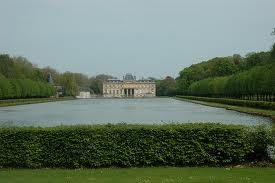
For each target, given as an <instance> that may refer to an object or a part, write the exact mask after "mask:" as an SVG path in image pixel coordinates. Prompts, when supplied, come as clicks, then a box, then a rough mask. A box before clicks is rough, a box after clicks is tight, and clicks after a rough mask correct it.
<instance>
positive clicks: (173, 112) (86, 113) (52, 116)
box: [0, 98, 272, 127]
mask: <svg viewBox="0 0 275 183" xmlns="http://www.w3.org/2000/svg"><path fill="white" fill-rule="evenodd" d="M188 122H221V123H226V124H228V123H231V124H246V125H257V124H267V125H269V124H271V123H272V122H271V120H270V119H269V118H265V117H259V116H253V115H248V114H243V113H239V112H234V111H229V110H226V109H222V108H214V107H208V106H203V105H199V104H193V103H189V102H184V101H179V100H175V99H171V98H147V99H80V100H70V101H61V102H49V103H41V104H31V105H20V106H11V107H0V126H2V127H3V126H41V127H48V126H57V125H75V124H102V123H104V124H106V123H129V124H133V123H135V124H141V123H142V124H166V123H188Z"/></svg>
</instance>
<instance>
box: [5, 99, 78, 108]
mask: <svg viewBox="0 0 275 183" xmlns="http://www.w3.org/2000/svg"><path fill="white" fill-rule="evenodd" d="M73 99H74V98H73V97H61V98H30V99H9V100H0V107H6V106H15V105H26V104H35V103H44V102H56V101H63V100H73Z"/></svg>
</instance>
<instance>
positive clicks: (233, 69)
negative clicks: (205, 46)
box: [176, 44, 275, 94]
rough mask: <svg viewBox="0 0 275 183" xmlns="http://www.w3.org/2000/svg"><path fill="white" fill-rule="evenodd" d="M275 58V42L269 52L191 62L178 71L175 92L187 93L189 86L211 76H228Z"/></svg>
mask: <svg viewBox="0 0 275 183" xmlns="http://www.w3.org/2000/svg"><path fill="white" fill-rule="evenodd" d="M271 57H273V58H275V44H274V45H273V48H272V49H271V51H270V52H259V53H249V54H247V55H246V56H245V57H241V56H240V55H238V54H234V55H233V56H230V57H217V58H213V59H210V60H208V61H206V62H201V63H198V64H193V65H191V66H190V67H187V68H185V69H183V70H182V71H180V73H179V77H178V78H176V80H177V93H178V94H187V93H188V90H189V89H188V88H189V86H190V85H191V84H192V83H194V82H196V81H200V80H203V79H206V78H211V77H222V76H230V75H234V74H237V73H240V72H244V71H247V70H250V69H252V68H253V67H257V66H264V65H268V64H271V63H272V62H274V61H273V59H272V58H271Z"/></svg>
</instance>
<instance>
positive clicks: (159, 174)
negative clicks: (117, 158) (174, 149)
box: [0, 167, 275, 183]
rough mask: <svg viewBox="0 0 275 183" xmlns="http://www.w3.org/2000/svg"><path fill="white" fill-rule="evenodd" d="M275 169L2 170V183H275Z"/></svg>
mask: <svg viewBox="0 0 275 183" xmlns="http://www.w3.org/2000/svg"><path fill="white" fill-rule="evenodd" d="M274 180H275V169H274V168H233V169H230V168H172V167H170V168H129V169H117V168H113V169H77V170H65V169H64V170H63V169H35V170H31V169H28V170H26V169H0V182H1V183H21V182H26V183H34V182H35V183H37V182H39V183H46V182H47V183H55V182H56V183H62V182H66V183H84V182H85V183H86V182H99V183H101V182H102V183H108V182H122V183H124V182H125V183H131V182H144V183H151V182H160V183H168V182H169V183H172V182H184V183H204V182H209V183H215V182H216V183H227V182H228V183H229V182H230V183H242V182H250V183H265V182H266V183H269V182H270V183H271V182H272V183H273V182H274Z"/></svg>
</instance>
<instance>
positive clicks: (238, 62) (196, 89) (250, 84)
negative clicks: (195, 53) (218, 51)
mask: <svg viewBox="0 0 275 183" xmlns="http://www.w3.org/2000/svg"><path fill="white" fill-rule="evenodd" d="M157 95H166V96H175V95H194V96H205V97H227V98H237V99H247V100H263V101H274V95H275V44H273V46H272V48H271V50H270V51H267V52H258V53H255V52H253V53H249V54H247V55H246V56H245V57H242V56H240V55H239V54H234V55H233V56H229V57H216V58H213V59H210V60H208V61H204V62H201V63H198V64H193V65H191V66H190V67H187V68H184V69H183V70H182V71H180V73H179V76H178V77H177V78H176V79H173V78H171V77H166V78H165V79H163V80H158V81H157Z"/></svg>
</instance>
